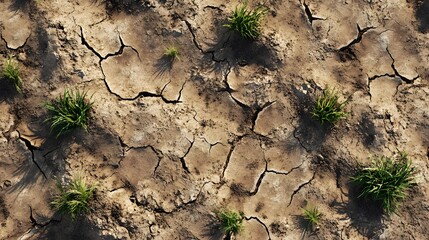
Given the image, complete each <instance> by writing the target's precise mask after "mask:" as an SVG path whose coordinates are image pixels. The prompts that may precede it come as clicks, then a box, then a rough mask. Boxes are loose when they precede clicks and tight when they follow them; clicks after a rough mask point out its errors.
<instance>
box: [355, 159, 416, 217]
mask: <svg viewBox="0 0 429 240" xmlns="http://www.w3.org/2000/svg"><path fill="white" fill-rule="evenodd" d="M415 173H416V169H415V168H414V167H413V166H411V161H410V160H408V156H407V154H405V153H400V155H399V157H397V158H396V159H395V160H393V159H392V158H389V157H386V156H382V157H380V158H377V159H375V160H374V161H373V163H372V165H371V166H369V167H366V168H363V169H362V170H361V171H360V172H358V174H357V175H356V176H354V177H352V178H351V180H352V182H354V183H356V184H358V185H359V186H360V187H361V188H362V189H361V193H360V195H359V196H358V197H369V198H371V199H372V200H374V201H376V202H380V203H381V206H382V208H383V210H384V211H385V212H386V213H387V214H390V213H393V212H395V210H396V209H397V206H398V203H399V201H401V200H404V199H405V198H406V196H407V190H408V189H410V188H411V187H412V186H413V185H415V181H414V175H415Z"/></svg>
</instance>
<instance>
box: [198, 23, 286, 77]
mask: <svg viewBox="0 0 429 240" xmlns="http://www.w3.org/2000/svg"><path fill="white" fill-rule="evenodd" d="M226 23H227V21H226V20H225V21H220V22H217V23H215V25H216V26H218V27H217V28H216V30H215V32H216V36H218V38H217V40H216V41H215V42H214V43H213V44H211V45H210V46H209V47H208V49H207V50H204V52H205V53H210V54H205V55H204V57H203V62H209V63H210V64H211V66H210V67H211V68H212V69H213V71H215V72H216V73H222V72H224V71H226V70H227V69H229V68H231V67H236V66H246V65H257V66H262V67H265V68H267V69H270V70H275V69H277V68H278V67H279V66H280V65H281V60H280V59H278V57H277V54H276V52H275V51H274V50H273V49H272V48H270V47H269V38H264V37H263V36H261V37H260V38H259V39H258V40H255V41H252V40H248V39H244V38H242V37H241V36H240V35H239V34H238V33H236V32H234V31H229V30H228V29H227V28H226V27H224V26H223V25H224V24H226ZM200 41H201V40H200Z"/></svg>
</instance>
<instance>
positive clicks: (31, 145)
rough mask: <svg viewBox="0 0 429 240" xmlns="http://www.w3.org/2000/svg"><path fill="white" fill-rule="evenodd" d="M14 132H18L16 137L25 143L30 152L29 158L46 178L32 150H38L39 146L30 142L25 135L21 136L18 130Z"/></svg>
mask: <svg viewBox="0 0 429 240" xmlns="http://www.w3.org/2000/svg"><path fill="white" fill-rule="evenodd" d="M16 132H18V138H19V140H21V141H23V142H24V144H25V146H26V147H27V149H28V150H29V151H30V152H31V160H32V161H33V163H34V164H35V165H36V167H37V168H38V169H39V171H40V172H41V173H42V175H43V177H44V178H45V179H48V178H47V177H46V174H45V172H44V171H43V170H42V168H41V167H40V165H39V164H38V163H37V162H36V159H35V156H34V151H36V150H40V148H38V147H36V146H34V145H33V144H31V142H30V140H28V139H26V138H25V137H23V136H22V135H21V133H20V132H19V131H18V130H16Z"/></svg>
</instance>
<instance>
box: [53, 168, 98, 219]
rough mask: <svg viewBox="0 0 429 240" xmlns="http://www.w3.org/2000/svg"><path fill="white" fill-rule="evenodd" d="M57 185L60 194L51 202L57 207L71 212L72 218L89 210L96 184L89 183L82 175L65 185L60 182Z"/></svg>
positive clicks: (60, 210)
mask: <svg viewBox="0 0 429 240" xmlns="http://www.w3.org/2000/svg"><path fill="white" fill-rule="evenodd" d="M57 186H58V189H59V190H60V194H59V195H57V196H55V197H54V200H53V201H52V202H51V204H52V206H53V207H54V208H55V209H57V210H58V211H59V212H61V213H67V214H69V215H70V217H71V218H72V220H74V219H75V218H76V217H77V216H79V215H83V214H86V213H88V212H89V210H90V207H89V205H90V202H91V200H92V199H93V197H94V192H95V186H92V185H89V184H87V183H86V182H85V180H83V179H82V178H81V177H80V176H78V177H75V178H73V179H72V180H71V181H70V182H69V183H68V184H65V185H63V184H61V183H60V182H58V184H57Z"/></svg>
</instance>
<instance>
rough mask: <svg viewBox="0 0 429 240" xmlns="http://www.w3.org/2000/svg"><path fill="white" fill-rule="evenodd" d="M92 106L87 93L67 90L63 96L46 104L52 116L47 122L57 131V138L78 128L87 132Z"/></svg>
mask: <svg viewBox="0 0 429 240" xmlns="http://www.w3.org/2000/svg"><path fill="white" fill-rule="evenodd" d="M92 105H93V103H92V102H91V100H90V98H89V99H87V92H82V93H81V92H79V91H69V90H65V91H64V93H63V95H61V96H60V97H57V98H56V99H55V100H53V101H52V102H50V103H46V104H45V107H46V109H48V111H49V114H50V116H49V117H48V118H47V119H46V120H45V122H49V123H50V125H51V130H54V131H57V137H59V136H60V135H62V134H63V133H66V132H68V131H71V130H73V129H75V128H78V127H82V128H83V129H85V130H87V126H88V122H89V112H90V110H91V109H92Z"/></svg>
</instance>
